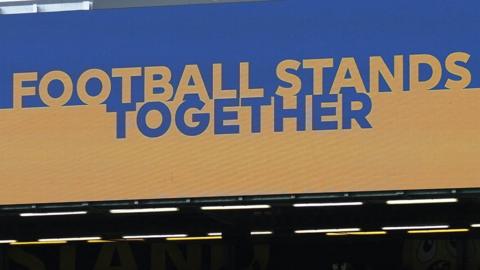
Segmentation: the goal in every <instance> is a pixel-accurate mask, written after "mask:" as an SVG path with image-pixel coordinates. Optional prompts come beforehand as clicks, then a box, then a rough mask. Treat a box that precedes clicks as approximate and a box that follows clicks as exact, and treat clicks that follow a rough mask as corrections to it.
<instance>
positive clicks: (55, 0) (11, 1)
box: [0, 0, 255, 15]
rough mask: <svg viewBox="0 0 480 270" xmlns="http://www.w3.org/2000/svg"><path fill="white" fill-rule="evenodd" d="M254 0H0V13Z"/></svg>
mask: <svg viewBox="0 0 480 270" xmlns="http://www.w3.org/2000/svg"><path fill="white" fill-rule="evenodd" d="M246 1H255V0H0V15H5V14H22V13H40V12H58V11H74V10H93V9H107V8H127V7H148V6H165V5H188V4H213V3H226V2H246Z"/></svg>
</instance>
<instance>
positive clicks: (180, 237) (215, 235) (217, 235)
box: [0, 231, 273, 245]
mask: <svg viewBox="0 0 480 270" xmlns="http://www.w3.org/2000/svg"><path fill="white" fill-rule="evenodd" d="M270 234H273V232H272V231H252V232H250V235H252V236H259V235H270ZM222 237H223V236H222V233H221V232H211V233H208V234H207V235H205V236H189V235H188V234H152V235H125V236H122V239H120V240H104V239H102V237H99V236H89V237H66V238H42V239H38V240H37V241H34V242H19V241H17V240H0V244H10V245H42V244H66V243H67V242H82V241H85V242H88V243H108V242H115V241H143V240H146V239H166V240H167V241H195V240H221V239H222Z"/></svg>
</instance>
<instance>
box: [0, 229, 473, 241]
mask: <svg viewBox="0 0 480 270" xmlns="http://www.w3.org/2000/svg"><path fill="white" fill-rule="evenodd" d="M471 227H474V228H479V227H480V224H472V225H471ZM400 230H401V231H407V233H409V234H432V233H466V232H469V231H470V230H469V229H466V228H461V229H451V228H450V226H449V225H428V226H398V227H383V228H382V230H381V231H362V230H361V229H360V228H336V229H309V230H296V231H294V233H295V234H325V235H327V236H373V235H386V234H387V232H388V231H400ZM272 234H273V231H252V232H250V235H251V236H265V235H272ZM146 239H166V240H167V241H196V240H221V239H222V233H221V232H212V233H208V234H207V235H205V236H189V235H188V234H156V235H125V236H122V239H121V240H123V241H143V240H146ZM78 241H86V242H88V243H107V242H114V240H104V239H102V238H101V237H99V236H92V237H68V238H42V239H38V240H37V241H35V242H18V241H17V240H0V244H10V245H37V244H38V245H40V244H65V243H67V242H78ZM117 241H118V240H117Z"/></svg>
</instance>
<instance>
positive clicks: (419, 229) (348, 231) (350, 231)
mask: <svg viewBox="0 0 480 270" xmlns="http://www.w3.org/2000/svg"><path fill="white" fill-rule="evenodd" d="M456 202H458V199H456V198H441V199H413V200H388V201H386V204H388V205H407V204H435V203H456ZM363 204H364V203H363V202H327V203H296V204H293V207H296V208H300V207H342V206H361V205H363ZM269 208H271V206H270V205H268V204H259V205H226V206H202V207H201V210H204V211H223V210H250V209H269ZM176 211H179V208H178V207H163V208H140V209H111V210H109V212H110V213H111V214H134V213H163V212H176ZM87 213H88V212H87V211H69V212H49V213H21V214H20V216H22V217H39V216H63V215H85V214H87ZM471 227H472V228H480V224H472V225H471ZM394 230H406V231H407V232H408V233H410V234H417V233H455V232H468V231H469V229H450V226H449V225H431V226H399V227H383V228H382V230H381V231H362V230H361V229H360V228H338V229H309V230H296V231H294V232H295V234H312V233H313V234H315V233H316V234H318V233H322V234H326V235H327V236H348V235H350V236H351V235H353V236H355V235H386V234H387V231H394ZM250 234H251V235H252V236H256V235H271V234H273V232H272V231H252V232H251V233H250ZM155 238H156V239H158V238H164V239H166V240H169V241H176V240H217V239H222V233H219V232H216V233H208V234H207V236H194V237H190V236H189V235H187V234H160V235H126V236H123V237H122V240H144V239H155ZM71 241H87V242H89V243H101V242H110V241H109V240H103V239H102V238H101V237H73V238H46V239H39V240H38V241H36V242H18V241H16V240H0V244H11V245H22V244H63V243H66V242H71Z"/></svg>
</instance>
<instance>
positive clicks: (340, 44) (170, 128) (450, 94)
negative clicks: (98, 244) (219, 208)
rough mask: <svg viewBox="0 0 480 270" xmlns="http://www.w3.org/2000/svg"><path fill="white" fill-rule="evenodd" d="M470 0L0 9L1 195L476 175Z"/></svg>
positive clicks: (456, 183)
mask: <svg viewBox="0 0 480 270" xmlns="http://www.w3.org/2000/svg"><path fill="white" fill-rule="evenodd" d="M479 8H480V5H479V4H478V1H477V2H475V1H471V2H470V1H460V2H458V1H456V2H445V1H443V2H441V3H439V2H438V1H434V0H427V1H421V2H415V3H413V4H412V3H409V2H405V1H394V2H392V1H389V2H379V1H355V0H345V1H330V2H329V1H316V0H282V1H280V0H278V1H276V0H273V1H262V2H253V3H231V4H218V5H188V6H175V7H174V6H172V7H156V8H136V9H122V10H101V11H89V12H65V13H52V14H30V15H11V16H2V17H0V108H1V109H0V140H1V143H0V184H1V188H0V204H25V203H27V204H28V203H53V202H55V203H57V202H77V201H104V200H130V199H163V198H183V197H210V196H213V197H216V196H231V195H267V194H296V193H325V192H354V191H384V190H414V189H443V188H474V187H479V186H480V178H479V177H480V166H479V165H478V157H479V156H480V136H479V134H480V121H478V119H477V116H479V115H480V101H479V100H480V81H479V78H480V47H479V44H480V35H479V34H478V10H479Z"/></svg>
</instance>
